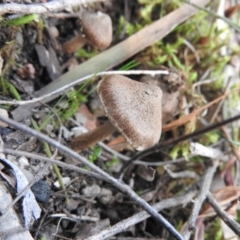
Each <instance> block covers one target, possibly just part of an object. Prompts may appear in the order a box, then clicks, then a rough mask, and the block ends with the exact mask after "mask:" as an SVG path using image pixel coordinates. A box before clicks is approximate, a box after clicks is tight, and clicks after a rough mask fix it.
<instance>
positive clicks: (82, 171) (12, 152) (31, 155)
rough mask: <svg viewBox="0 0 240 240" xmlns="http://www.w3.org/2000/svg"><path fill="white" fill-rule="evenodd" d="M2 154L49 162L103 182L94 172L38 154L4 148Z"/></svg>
mask: <svg viewBox="0 0 240 240" xmlns="http://www.w3.org/2000/svg"><path fill="white" fill-rule="evenodd" d="M2 152H4V153H6V154H10V155H17V156H25V157H28V158H33V159H37V160H40V161H44V162H49V163H52V164H56V165H58V166H60V167H62V168H66V169H71V170H73V171H76V172H79V173H80V174H82V175H84V176H88V177H94V178H97V179H101V180H103V177H101V176H100V175H99V174H97V173H95V172H91V171H88V170H85V169H83V168H80V167H77V166H74V165H71V164H68V163H65V162H61V161H58V160H55V159H51V158H47V157H43V156H41V155H39V154H34V153H29V152H25V151H19V150H13V149H9V148H4V149H3V151H2Z"/></svg>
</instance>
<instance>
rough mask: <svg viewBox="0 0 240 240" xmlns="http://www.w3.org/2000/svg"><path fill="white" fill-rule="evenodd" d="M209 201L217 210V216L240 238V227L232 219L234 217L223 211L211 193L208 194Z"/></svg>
mask: <svg viewBox="0 0 240 240" xmlns="http://www.w3.org/2000/svg"><path fill="white" fill-rule="evenodd" d="M207 201H208V203H209V204H210V205H211V206H212V208H213V209H214V210H215V212H216V213H217V215H218V216H219V217H220V218H221V219H222V220H223V221H224V222H225V223H226V224H227V225H228V226H229V227H230V228H231V229H232V230H233V231H234V232H235V233H236V234H237V235H238V236H239V237H240V225H239V224H238V223H237V221H235V220H234V219H233V218H232V216H230V215H229V214H228V213H227V212H225V211H223V210H222V209H221V206H220V205H219V204H218V202H217V201H216V199H215V198H214V197H213V195H212V194H211V193H209V194H208V196H207Z"/></svg>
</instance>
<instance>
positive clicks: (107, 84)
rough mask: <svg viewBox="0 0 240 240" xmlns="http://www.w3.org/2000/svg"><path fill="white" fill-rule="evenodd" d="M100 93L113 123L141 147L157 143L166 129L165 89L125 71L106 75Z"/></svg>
mask: <svg viewBox="0 0 240 240" xmlns="http://www.w3.org/2000/svg"><path fill="white" fill-rule="evenodd" d="M98 94H99V96H100V99H101V101H102V103H103V106H104V109H105V111H106V114H107V116H108V118H109V119H110V121H111V122H112V124H113V125H114V126H115V127H116V128H117V129H118V130H119V131H120V132H121V133H122V134H123V135H124V136H125V137H126V139H127V141H128V142H129V143H130V144H131V145H132V146H133V147H134V148H136V149H137V150H143V149H146V148H149V147H151V146H153V145H155V144H156V143H157V142H158V141H159V139H160V136H161V131H162V105H161V101H162V91H161V89H160V88H159V87H156V86H154V85H150V84H146V83H140V82H136V81H133V80H132V79H130V78H127V77H124V76H121V75H110V76H107V77H105V78H104V79H103V80H101V82H100V83H99V85H98Z"/></svg>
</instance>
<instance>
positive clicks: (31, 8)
mask: <svg viewBox="0 0 240 240" xmlns="http://www.w3.org/2000/svg"><path fill="white" fill-rule="evenodd" d="M103 1H105V0H59V1H51V2H46V3H36V4H20V3H4V4H0V15H3V14H6V13H23V14H33V13H35V14H43V13H47V12H56V11H61V10H64V9H69V8H72V7H76V6H79V5H83V4H87V3H92V2H103Z"/></svg>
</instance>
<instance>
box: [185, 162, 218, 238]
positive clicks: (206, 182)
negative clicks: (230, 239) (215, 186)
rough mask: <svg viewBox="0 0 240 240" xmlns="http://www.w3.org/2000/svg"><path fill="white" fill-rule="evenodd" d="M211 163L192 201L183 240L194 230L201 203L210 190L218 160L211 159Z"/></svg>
mask: <svg viewBox="0 0 240 240" xmlns="http://www.w3.org/2000/svg"><path fill="white" fill-rule="evenodd" d="M212 163H213V165H212V166H211V167H209V168H208V169H207V171H206V173H205V175H204V177H203V182H202V185H201V189H200V192H199V194H198V197H197V198H196V200H195V201H194V206H193V210H192V213H191V215H190V217H189V220H188V224H187V227H186V228H185V230H184V232H183V236H184V239H185V240H188V239H189V238H190V236H191V234H192V233H193V232H194V231H195V224H196V220H197V217H198V214H199V212H200V210H201V208H202V205H203V203H204V201H205V199H206V198H207V196H208V193H209V191H210V186H211V183H212V179H213V176H214V173H215V171H216V169H217V167H218V163H219V161H218V160H213V161H212Z"/></svg>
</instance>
